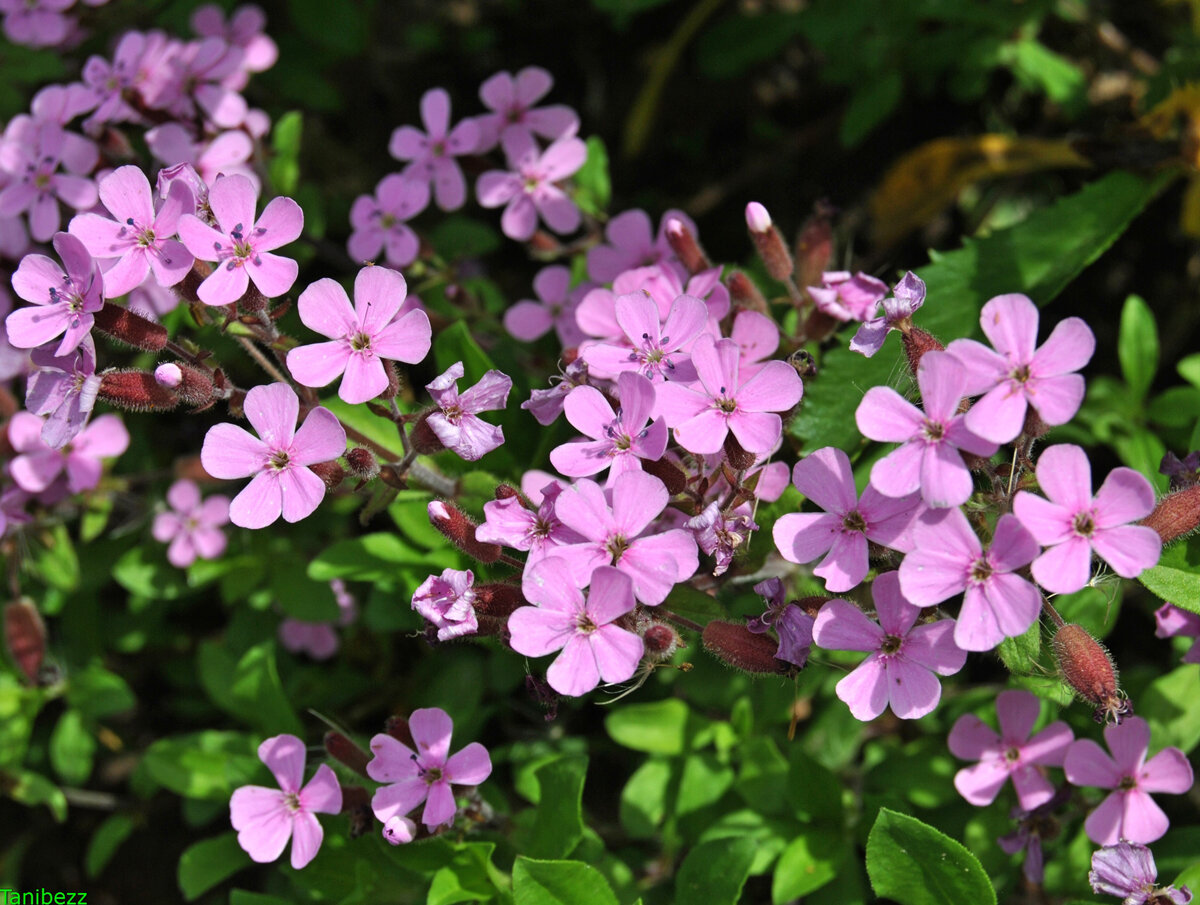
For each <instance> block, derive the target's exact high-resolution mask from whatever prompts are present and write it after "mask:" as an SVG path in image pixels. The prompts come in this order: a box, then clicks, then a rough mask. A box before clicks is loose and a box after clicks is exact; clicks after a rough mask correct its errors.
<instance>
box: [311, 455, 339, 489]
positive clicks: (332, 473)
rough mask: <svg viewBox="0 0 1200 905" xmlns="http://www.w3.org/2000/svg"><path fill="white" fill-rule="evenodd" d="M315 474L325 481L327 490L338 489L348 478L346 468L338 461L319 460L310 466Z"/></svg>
mask: <svg viewBox="0 0 1200 905" xmlns="http://www.w3.org/2000/svg"><path fill="white" fill-rule="evenodd" d="M308 467H309V468H310V469H311V470H312V472H313V474H315V475H316V476H317V477H318V478H320V479H321V480H322V481H324V482H325V488H326V489H327V490H337V489H338V488H339V487H341V486H342V481H344V480H346V470H345V469H344V468H342V466H340V465H338V463H337V462H332V461H331V462H317V463H316V464H315V465H309V466H308Z"/></svg>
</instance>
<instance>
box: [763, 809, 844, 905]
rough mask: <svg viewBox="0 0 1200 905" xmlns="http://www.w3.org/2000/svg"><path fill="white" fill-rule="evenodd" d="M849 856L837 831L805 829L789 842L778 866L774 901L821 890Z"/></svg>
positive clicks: (781, 902) (773, 885)
mask: <svg viewBox="0 0 1200 905" xmlns="http://www.w3.org/2000/svg"><path fill="white" fill-rule="evenodd" d="M845 857H846V843H845V841H844V840H843V839H842V837H841V836H840V835H838V834H836V833H830V832H828V831H826V830H820V829H817V828H815V827H814V828H810V829H806V830H804V831H803V832H801V834H800V835H799V836H797V837H796V838H795V839H793V840H792V841H791V842H790V843H788V847H787V848H785V849H784V850H783V853H782V854H781V855H780V856H779V863H778V864H776V865H775V876H774V877H773V878H772V880H771V901H772V902H774V903H775V905H784V903H786V902H791V901H792V900H794V899H798V898H799V897H800V896H806V895H808V894H809V893H810V892H814V891H815V890H818V889H820V888H821V887H822V886H824V885H825V884H826V883H828V882H829V881H830V880H832V879H833V878H834V877H835V876H837V872H838V867H839V865H840V864H841V862H842V860H843V859H844V858H845Z"/></svg>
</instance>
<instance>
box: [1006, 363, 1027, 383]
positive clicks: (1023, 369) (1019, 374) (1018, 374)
mask: <svg viewBox="0 0 1200 905" xmlns="http://www.w3.org/2000/svg"><path fill="white" fill-rule="evenodd" d="M1032 376H1033V375H1032V374H1030V373H1029V365H1027V364H1025V365H1019V366H1018V367H1015V368H1013V369H1012V373H1010V374H1009V375H1008V377H1009V379H1010V380H1014V381H1016V382H1017V383H1028V382H1029V379H1030V378H1031V377H1032Z"/></svg>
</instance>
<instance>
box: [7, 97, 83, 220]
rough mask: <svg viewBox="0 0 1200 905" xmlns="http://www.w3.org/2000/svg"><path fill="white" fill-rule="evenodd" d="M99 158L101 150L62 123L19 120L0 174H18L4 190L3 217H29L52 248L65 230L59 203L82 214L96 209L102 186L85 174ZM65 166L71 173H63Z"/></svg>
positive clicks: (10, 130)
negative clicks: (56, 236) (53, 240)
mask: <svg viewBox="0 0 1200 905" xmlns="http://www.w3.org/2000/svg"><path fill="white" fill-rule="evenodd" d="M98 157H99V151H98V150H97V148H96V146H95V144H93V143H92V142H91V141H89V140H88V139H86V138H84V137H83V136H82V135H75V134H74V133H71V132H67V131H65V130H64V129H63V128H62V127H61V126H60V125H59V124H58V123H55V122H51V121H47V120H33V119H31V118H30V117H28V116H25V115H24V114H22V115H21V116H17V117H14V118H13V120H12V121H11V122H10V123H9V124H8V127H7V128H6V129H5V130H4V140H3V142H0V169H3V170H5V171H7V172H9V173H11V174H12V181H11V182H9V183H8V185H7V186H5V187H4V188H3V189H2V190H0V217H3V218H5V219H7V218H10V217H16V216H18V215H19V214H22V213H26V212H28V215H29V234H30V235H31V236H33V238H34V239H36V240H37V241H38V242H48V241H49V240H50V238H51V237H52V236H53V235H54V234H55V233H56V232H58V228H59V226H61V225H62V214H61V211H60V210H59V207H58V203H59V201H61V202H63V203H64V204H66V205H67V206H68V207H72V208H74V209H75V210H77V211H82V210H87V209H88V208H90V207H92V206H93V205H94V204H95V203H96V198H97V191H96V183H95V182H93V181H92V180H91V179H89V178H88V177H87V176H86V175H84V174H86V173H90V172H91V171H92V169H93V167H94V166H95V165H96V160H97V158H98ZM60 165H61V166H63V167H65V168H66V170H67V172H65V173H63V172H60V171H59V166H60Z"/></svg>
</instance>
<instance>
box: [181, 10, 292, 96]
mask: <svg viewBox="0 0 1200 905" xmlns="http://www.w3.org/2000/svg"><path fill="white" fill-rule="evenodd" d="M191 24H192V30H193V31H195V32H196V34H198V35H202V36H204V37H210V38H222V39H224V40H225V41H227V42H228V43H230V44H232V45H234V46H235V47H237V48H239V49H240V50H241V52H242V57H241V67H242V68H243V69H244V70H246V71H247V72H265V71H266V70H268V69H270V68H271V67H272V66H274V65H275V61H276V60H277V59H278V58H279V47H278V46H276V44H275V41H274V40H273V39H272V38H271V37H270V36H269V35H267V34H266V33H265V31H264V30H265V29H266V26H267V16H266V13H264V12H263V11H262V8H261V7H258V6H255V5H254V4H252V3H248V4H245V5H243V6H239V7H238V8H237V9H235V10H234V11H233V13H232V14H231V15H230V16H229V19H228V20H226V19H225V12H224V10H222V9H221V7H219V6H217V5H216V4H215V3H207V4H205V5H204V6H201V7H199V8H197V9H196V11H195V12H193V13H192V20H191ZM239 81H244V79H243V80H239Z"/></svg>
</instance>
